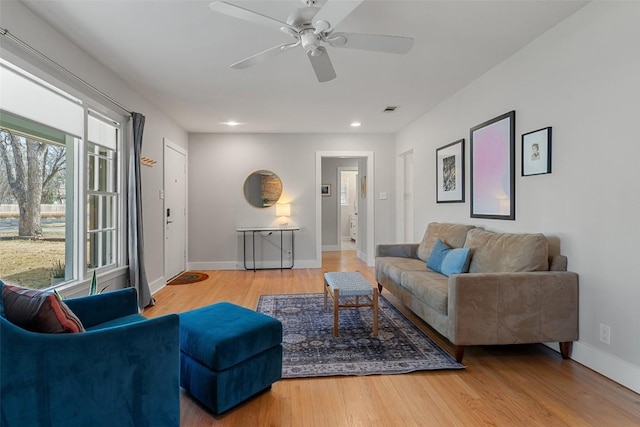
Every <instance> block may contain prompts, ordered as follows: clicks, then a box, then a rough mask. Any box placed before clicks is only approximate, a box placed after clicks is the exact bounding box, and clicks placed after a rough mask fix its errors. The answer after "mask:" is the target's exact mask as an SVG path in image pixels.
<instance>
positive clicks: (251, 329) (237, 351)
mask: <svg viewBox="0 0 640 427" xmlns="http://www.w3.org/2000/svg"><path fill="white" fill-rule="evenodd" d="M281 377H282V324H281V323H280V321H279V320H276V319H274V318H273V317H270V316H266V315H264V314H261V313H257V312H255V311H253V310H249V309H247V308H244V307H240V306H237V305H235V304H230V303H227V302H221V303H217V304H213V305H210V306H207V307H203V308H199V309H197V310H192V311H188V312H185V313H182V314H180V385H181V386H182V387H183V388H184V389H185V390H186V391H187V392H188V393H189V394H190V395H191V396H193V397H194V398H195V399H196V400H198V401H199V402H200V403H202V404H203V405H204V406H206V407H207V408H209V409H210V410H211V411H212V412H213V413H215V414H220V413H222V412H225V411H227V410H229V409H231V408H233V407H234V406H236V405H238V404H239V403H241V402H243V401H245V400H247V399H248V398H250V397H251V396H253V395H255V394H257V393H260V392H261V391H264V390H268V389H270V388H271V384H273V383H274V382H276V381H278V380H279V379H280V378H281Z"/></svg>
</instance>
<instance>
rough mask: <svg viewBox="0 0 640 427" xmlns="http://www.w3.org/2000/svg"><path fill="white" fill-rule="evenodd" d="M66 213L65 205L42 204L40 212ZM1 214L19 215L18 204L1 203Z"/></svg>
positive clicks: (43, 213) (44, 213) (42, 213)
mask: <svg viewBox="0 0 640 427" xmlns="http://www.w3.org/2000/svg"><path fill="white" fill-rule="evenodd" d="M64 213H65V205H40V214H41V215H46V214H62V215H64ZM0 215H3V216H19V215H20V209H18V205H8V204H4V205H3V204H0Z"/></svg>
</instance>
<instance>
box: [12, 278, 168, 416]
mask: <svg viewBox="0 0 640 427" xmlns="http://www.w3.org/2000/svg"><path fill="white" fill-rule="evenodd" d="M0 298H1V294H0ZM0 303H1V301H0ZM65 303H66V304H67V306H68V307H69V308H70V309H71V310H72V311H73V312H74V313H75V314H76V315H77V316H78V317H79V318H80V320H81V321H82V323H83V325H84V327H85V329H86V332H81V333H75V334H71V333H67V334H44V333H35V332H29V331H27V330H25V329H22V328H20V327H18V326H16V325H14V324H13V323H11V322H9V321H8V320H7V319H5V318H4V317H2V316H0V342H1V348H0V350H1V354H0V392H1V397H0V425H2V426H6V427H14V426H15V427H22V426H64V427H75V426H78V427H80V426H82V427H84V426H92V427H98V426H105V427H107V426H108V427H112V426H119V427H122V426H135V427H139V426H153V427H160V426H167V427H168V426H179V424H180V388H179V387H180V386H179V372H180V362H179V347H178V346H179V331H178V324H179V318H178V316H177V315H175V314H172V315H167V316H162V317H158V318H154V319H147V318H145V317H143V316H141V315H139V314H138V304H137V296H136V291H135V289H132V288H128V289H122V290H118V291H113V292H108V293H105V294H100V295H94V296H89V297H83V298H76V299H70V300H65ZM0 312H1V311H0Z"/></svg>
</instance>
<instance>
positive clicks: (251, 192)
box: [244, 170, 282, 208]
mask: <svg viewBox="0 0 640 427" xmlns="http://www.w3.org/2000/svg"><path fill="white" fill-rule="evenodd" d="M281 194H282V181H280V178H278V175H276V174H275V173H273V172H271V171H268V170H259V171H255V172H253V173H252V174H251V175H249V176H248V177H247V179H245V181H244V197H245V199H247V202H249V203H250V204H251V205H253V206H255V207H256V208H268V207H269V206H273V205H274V204H275V203H276V202H277V201H278V199H279V198H280V195H281Z"/></svg>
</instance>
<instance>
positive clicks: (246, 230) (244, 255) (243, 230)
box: [236, 227, 300, 271]
mask: <svg viewBox="0 0 640 427" xmlns="http://www.w3.org/2000/svg"><path fill="white" fill-rule="evenodd" d="M298 230H300V227H241V228H236V231H237V232H239V233H242V262H243V265H244V269H245V270H253V271H256V270H273V269H274V268H268V267H266V268H265V267H263V268H256V233H262V232H269V233H280V270H284V269H291V268H293V263H294V260H295V250H294V244H293V243H294V238H293V232H294V231H298ZM286 231H288V232H289V233H290V234H291V265H290V266H287V267H285V266H284V254H283V251H282V243H283V240H284V233H285V232H286ZM247 233H251V254H252V258H251V259H252V261H253V268H249V267H248V266H247Z"/></svg>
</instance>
